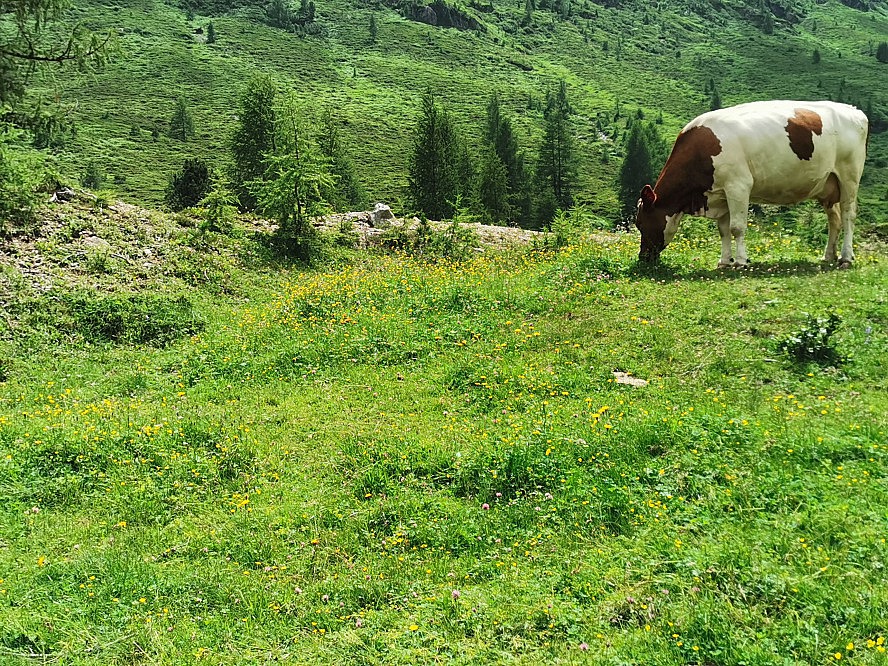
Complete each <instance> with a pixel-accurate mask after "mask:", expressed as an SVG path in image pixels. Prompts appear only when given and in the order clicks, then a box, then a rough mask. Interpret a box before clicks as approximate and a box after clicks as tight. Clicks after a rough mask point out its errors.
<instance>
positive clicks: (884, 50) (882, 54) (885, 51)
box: [876, 42, 888, 63]
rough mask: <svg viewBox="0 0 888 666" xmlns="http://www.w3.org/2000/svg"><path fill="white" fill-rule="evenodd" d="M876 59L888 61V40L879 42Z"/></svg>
mask: <svg viewBox="0 0 888 666" xmlns="http://www.w3.org/2000/svg"><path fill="white" fill-rule="evenodd" d="M876 60H878V61H879V62H886V63H888V42H879V45H878V46H877V47H876Z"/></svg>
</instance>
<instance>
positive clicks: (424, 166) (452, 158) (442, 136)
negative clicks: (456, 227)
mask: <svg viewBox="0 0 888 666" xmlns="http://www.w3.org/2000/svg"><path fill="white" fill-rule="evenodd" d="M421 107H422V108H421V113H420V117H419V120H418V122H417V124H416V128H415V129H414V131H413V151H412V154H411V156H410V167H409V175H408V192H409V196H410V200H411V202H412V204H413V206H414V207H415V208H416V210H417V211H420V212H422V213H424V214H425V215H426V216H427V217H428V218H429V219H432V220H443V219H446V218H448V217H450V216H451V215H452V214H453V211H454V203H455V201H456V197H457V195H458V194H459V192H460V182H459V181H460V174H459V173H458V172H459V164H458V157H459V151H458V145H457V140H456V132H455V130H454V128H453V123H452V122H451V120H450V116H449V115H448V114H447V112H446V111H445V110H443V109H442V108H441V107H440V106H438V104H437V103H436V101H435V97H434V95H433V94H432V92H431V91H430V90H429V91H427V92H426V93H425V95H423V98H422V102H421Z"/></svg>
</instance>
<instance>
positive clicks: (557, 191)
mask: <svg viewBox="0 0 888 666" xmlns="http://www.w3.org/2000/svg"><path fill="white" fill-rule="evenodd" d="M570 113H571V108H570V103H569V102H568V99H567V87H566V85H565V84H564V82H563V81H562V83H561V86H560V88H559V91H558V93H557V94H555V95H550V96H549V103H548V104H547V108H546V113H545V128H544V134H543V142H542V144H541V145H540V152H539V158H538V159H537V188H538V192H539V202H540V205H539V207H538V212H537V216H536V218H537V219H536V221H537V224H538V225H539V226H544V225H546V224H548V223H549V222H550V221H551V219H552V214H553V213H554V212H555V209H557V208H561V209H563V210H566V209H568V208H570V207H571V206H572V205H573V188H574V184H575V181H576V174H577V158H576V155H575V153H574V137H573V128H572V126H571V122H570Z"/></svg>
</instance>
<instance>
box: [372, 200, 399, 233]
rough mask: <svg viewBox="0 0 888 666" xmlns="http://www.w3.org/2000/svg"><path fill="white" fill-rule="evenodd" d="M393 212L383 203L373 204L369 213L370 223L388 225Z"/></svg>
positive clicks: (378, 225)
mask: <svg viewBox="0 0 888 666" xmlns="http://www.w3.org/2000/svg"><path fill="white" fill-rule="evenodd" d="M394 219H395V214H394V213H393V212H392V209H391V208H389V207H388V206H386V205H385V204H384V203H378V204H376V205H375V206H373V212H371V213H370V225H371V226H373V227H380V226H388V222H389V220H394Z"/></svg>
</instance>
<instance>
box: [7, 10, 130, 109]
mask: <svg viewBox="0 0 888 666" xmlns="http://www.w3.org/2000/svg"><path fill="white" fill-rule="evenodd" d="M68 8H69V3H68V2H67V1H66V0H2V1H0V18H2V21H0V22H2V28H3V29H2V30H0V104H4V103H7V104H12V103H14V102H17V101H19V100H20V99H21V97H22V96H23V95H24V92H25V88H26V85H27V80H28V75H29V74H31V73H32V72H33V70H34V69H35V67H37V66H38V65H41V64H50V63H55V64H59V63H65V62H73V63H75V64H77V65H86V64H88V63H94V64H99V65H100V64H102V63H104V62H106V61H107V59H108V57H109V55H110V53H111V48H110V47H111V44H112V34H113V33H112V32H111V31H109V32H108V33H107V34H105V35H99V34H96V33H93V32H91V31H90V30H88V29H87V28H86V27H85V26H84V25H83V24H82V23H77V24H75V25H74V26H73V27H72V28H64V27H63V28H62V30H61V31H60V30H59V28H58V27H56V26H58V25H60V24H62V22H63V20H64V16H63V15H64V12H65V10H66V9H68Z"/></svg>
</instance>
